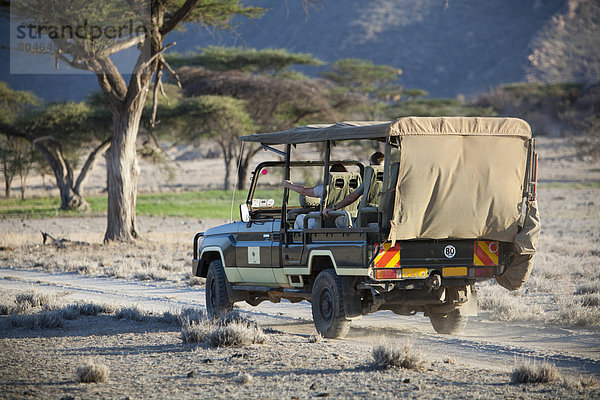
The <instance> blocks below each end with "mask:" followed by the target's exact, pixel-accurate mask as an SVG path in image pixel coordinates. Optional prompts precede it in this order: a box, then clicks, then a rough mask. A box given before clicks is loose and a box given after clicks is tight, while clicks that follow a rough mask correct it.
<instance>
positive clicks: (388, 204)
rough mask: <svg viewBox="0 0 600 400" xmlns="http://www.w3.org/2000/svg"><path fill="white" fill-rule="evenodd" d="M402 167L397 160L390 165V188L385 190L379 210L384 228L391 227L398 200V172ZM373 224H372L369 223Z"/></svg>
mask: <svg viewBox="0 0 600 400" xmlns="http://www.w3.org/2000/svg"><path fill="white" fill-rule="evenodd" d="M399 169H400V163H399V162H395V163H393V164H392V166H391V167H390V188H389V189H387V190H385V188H384V192H383V193H382V195H381V199H380V200H379V211H380V212H381V213H382V214H383V215H382V228H383V229H386V230H388V229H390V220H391V218H392V214H393V212H394V203H395V201H396V186H397V183H398V172H399ZM369 226H371V224H369Z"/></svg>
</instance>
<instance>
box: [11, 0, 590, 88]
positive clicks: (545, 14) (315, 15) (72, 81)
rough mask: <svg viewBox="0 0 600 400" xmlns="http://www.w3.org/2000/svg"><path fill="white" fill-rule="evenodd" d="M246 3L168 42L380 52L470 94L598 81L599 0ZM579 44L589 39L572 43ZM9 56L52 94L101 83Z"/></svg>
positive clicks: (17, 83)
mask: <svg viewBox="0 0 600 400" xmlns="http://www.w3.org/2000/svg"><path fill="white" fill-rule="evenodd" d="M246 3H248V4H256V5H259V6H262V7H264V8H266V9H267V12H266V13H265V15H264V17H263V18H261V19H257V20H250V21H249V20H240V21H238V25H237V27H236V30H235V32H233V33H223V32H212V33H211V32H207V31H206V30H204V29H197V28H193V27H189V28H188V29H187V30H186V31H184V32H177V33H174V34H172V36H171V37H169V38H167V42H170V41H176V42H177V46H175V50H177V51H179V52H185V51H188V50H194V49H196V48H197V47H198V46H205V45H210V44H218V45H238V46H250V47H254V48H259V49H261V48H267V47H275V48H277V47H281V48H286V49H288V50H290V51H294V52H309V53H313V54H314V55H316V56H317V57H319V58H321V59H323V60H324V61H327V62H333V61H335V60H337V59H339V58H349V57H352V58H365V59H370V60H372V61H373V62H375V63H378V64H389V65H393V66H394V67H397V68H401V69H402V70H403V72H404V73H403V84H404V86H405V87H407V88H422V89H425V90H427V91H429V92H430V94H431V95H432V96H434V97H456V96H457V95H466V96H469V95H472V94H475V93H480V92H484V91H487V90H489V89H490V88H492V87H495V86H497V85H499V84H502V83H510V82H519V81H524V80H527V79H541V80H544V79H547V78H548V77H549V76H550V77H551V80H552V81H553V82H554V81H557V80H561V79H560V78H561V77H564V78H565V79H564V80H579V79H587V80H593V79H594V74H595V73H596V80H597V71H598V69H597V66H598V65H600V61H599V60H598V57H600V56H598V54H600V51H599V49H598V39H597V38H598V37H599V36H598V35H597V32H598V25H599V21H598V20H599V19H600V18H599V17H598V16H599V15H600V12H599V10H600V3H598V1H597V0H488V1H479V0H420V1H413V0H370V1H366V0H319V1H316V2H315V3H316V4H317V6H316V7H315V8H309V9H308V10H305V9H304V8H303V6H302V3H301V1H300V0H286V1H281V0H247V1H246ZM590 32H592V33H593V32H596V34H589V33H590ZM2 36H3V37H6V36H4V35H2ZM587 37H596V40H595V41H594V40H591V39H590V40H585V38H587ZM3 40H4V39H3ZM573 43H579V44H577V46H576V48H575V50H574V51H569V49H571V48H572V47H573V46H572V44H573ZM552 49H562V50H561V51H559V52H556V51H555V52H552V51H551V50H552ZM0 59H1V60H2V61H1V65H0V72H1V73H2V79H5V80H6V79H8V80H9V82H10V83H11V86H12V87H14V88H17V89H29V90H34V91H35V92H36V93H37V94H39V95H40V96H42V97H44V98H46V99H56V98H75V99H81V98H83V97H85V94H87V91H89V90H97V88H98V85H97V82H96V80H95V78H94V77H93V76H81V75H79V76H56V75H51V76H24V75H21V76H19V75H10V76H9V75H8V74H7V72H8V66H7V65H6V64H7V60H5V58H4V57H1V58H0ZM567 61H568V62H567ZM534 64H535V65H534ZM557 65H558V66H559V67H557ZM569 65H574V67H573V68H570V67H569ZM580 65H588V67H585V68H584V67H580ZM323 68H326V67H323ZM594 68H596V69H594ZM319 71H320V69H318V68H306V69H305V70H303V72H305V73H307V74H309V75H316V74H318V73H319ZM545 71H550V72H549V73H546V72H545ZM557 71H558V72H557ZM594 71H596V72H594Z"/></svg>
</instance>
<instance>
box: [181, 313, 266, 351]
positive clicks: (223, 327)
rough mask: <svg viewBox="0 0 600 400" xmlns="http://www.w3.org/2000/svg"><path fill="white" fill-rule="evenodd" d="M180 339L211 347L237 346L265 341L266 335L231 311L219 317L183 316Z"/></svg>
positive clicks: (253, 324) (255, 325) (251, 322)
mask: <svg viewBox="0 0 600 400" xmlns="http://www.w3.org/2000/svg"><path fill="white" fill-rule="evenodd" d="M181 339H182V340H183V342H184V343H205V344H207V345H209V346H212V347H239V346H246V345H249V344H262V343H265V342H266V341H267V336H266V335H265V333H264V331H263V330H262V328H260V327H259V326H258V324H256V323H255V322H253V321H250V320H248V319H245V318H243V317H240V316H239V314H235V313H232V314H230V315H228V316H225V317H223V318H219V319H211V318H202V319H200V320H197V321H193V320H190V319H189V318H185V319H184V320H183V325H182V327H181Z"/></svg>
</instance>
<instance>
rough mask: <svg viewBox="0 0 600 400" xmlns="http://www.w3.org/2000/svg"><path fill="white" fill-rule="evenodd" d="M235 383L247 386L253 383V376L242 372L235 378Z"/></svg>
mask: <svg viewBox="0 0 600 400" xmlns="http://www.w3.org/2000/svg"><path fill="white" fill-rule="evenodd" d="M235 382H236V383H239V384H240V385H247V384H249V383H250V382H252V375H250V374H248V373H243V372H240V373H239V374H238V376H236V377H235Z"/></svg>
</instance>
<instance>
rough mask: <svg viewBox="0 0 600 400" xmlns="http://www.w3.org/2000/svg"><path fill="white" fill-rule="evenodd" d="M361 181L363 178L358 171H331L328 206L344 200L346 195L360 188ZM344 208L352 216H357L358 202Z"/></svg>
mask: <svg viewBox="0 0 600 400" xmlns="http://www.w3.org/2000/svg"><path fill="white" fill-rule="evenodd" d="M361 183H362V178H361V176H360V174H359V173H358V172H331V173H330V174H329V187H328V190H327V201H326V204H327V208H331V207H333V206H334V205H335V204H337V203H339V202H340V201H342V199H343V198H344V197H346V196H347V195H349V194H350V193H352V192H354V191H355V190H356V189H358V187H359V186H360V184H361ZM343 210H344V211H348V213H349V214H350V216H352V217H356V214H357V213H358V202H355V203H353V204H350V205H348V206H346V207H344V208H343Z"/></svg>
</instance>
